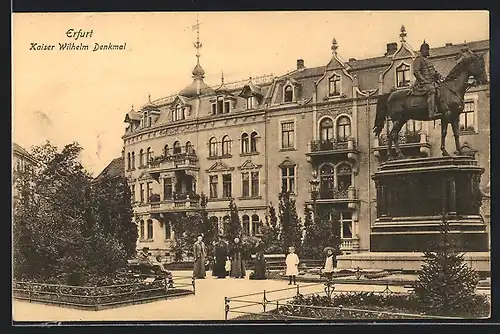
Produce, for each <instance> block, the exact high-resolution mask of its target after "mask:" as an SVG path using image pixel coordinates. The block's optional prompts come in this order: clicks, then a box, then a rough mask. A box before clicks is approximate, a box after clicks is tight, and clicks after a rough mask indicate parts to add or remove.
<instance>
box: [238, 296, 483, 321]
mask: <svg viewBox="0 0 500 334" xmlns="http://www.w3.org/2000/svg"><path fill="white" fill-rule="evenodd" d="M428 311H429V310H428V309H426V307H425V305H420V304H419V303H418V301H417V299H416V298H415V295H414V294H412V293H409V294H406V293H405V294H403V293H401V294H399V293H388V294H380V293H373V292H356V293H346V294H335V295H334V296H333V298H332V299H330V298H328V297H327V296H319V295H316V294H313V295H307V296H303V295H300V294H299V295H297V296H296V297H294V298H293V300H291V301H289V302H288V303H286V304H284V305H283V306H280V307H279V308H278V309H274V310H272V311H269V312H265V313H261V314H249V315H244V316H241V317H237V318H235V320H290V319H318V320H320V319H342V320H349V319H358V320H359V319H367V320H374V319H380V320H382V319H432V318H435V317H433V316H432V315H430V314H428V313H427V312H428ZM489 314H490V303H489V301H488V299H487V297H486V296H484V295H476V296H475V297H474V298H473V299H472V300H471V301H470V303H468V304H467V305H464V307H463V308H462V309H461V310H460V311H457V312H456V313H455V314H453V315H452V316H450V318H451V317H459V318H468V319H472V318H485V317H488V316H489Z"/></svg>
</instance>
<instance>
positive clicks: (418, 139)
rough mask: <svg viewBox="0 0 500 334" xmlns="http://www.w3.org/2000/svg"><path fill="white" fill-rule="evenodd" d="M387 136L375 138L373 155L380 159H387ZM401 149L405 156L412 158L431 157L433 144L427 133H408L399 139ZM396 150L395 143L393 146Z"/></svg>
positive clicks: (401, 135) (402, 134)
mask: <svg viewBox="0 0 500 334" xmlns="http://www.w3.org/2000/svg"><path fill="white" fill-rule="evenodd" d="M387 143H388V138H387V134H381V135H380V136H379V137H378V138H375V141H374V144H373V154H374V155H375V156H376V157H377V158H379V159H385V157H386V156H387ZM398 143H399V147H400V148H401V151H402V152H403V154H405V155H410V156H429V154H430V148H431V144H430V143H429V139H428V135H427V133H425V132H422V131H420V132H406V133H400V134H399V137H398ZM392 147H393V148H394V143H393V145H392Z"/></svg>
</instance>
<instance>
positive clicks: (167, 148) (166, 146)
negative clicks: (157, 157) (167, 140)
mask: <svg viewBox="0 0 500 334" xmlns="http://www.w3.org/2000/svg"><path fill="white" fill-rule="evenodd" d="M169 150H170V149H169V147H168V144H165V147H164V148H163V155H164V156H165V157H168V155H169V154H170V152H169Z"/></svg>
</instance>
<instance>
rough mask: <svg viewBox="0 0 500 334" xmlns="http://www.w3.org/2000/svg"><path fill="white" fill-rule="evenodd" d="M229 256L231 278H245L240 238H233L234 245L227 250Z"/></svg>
mask: <svg viewBox="0 0 500 334" xmlns="http://www.w3.org/2000/svg"><path fill="white" fill-rule="evenodd" d="M229 256H230V258H231V277H235V278H245V275H246V272H245V260H244V249H243V245H242V244H241V242H240V238H234V243H233V244H232V246H231V249H230V250H229Z"/></svg>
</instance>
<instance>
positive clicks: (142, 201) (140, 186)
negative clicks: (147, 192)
mask: <svg viewBox="0 0 500 334" xmlns="http://www.w3.org/2000/svg"><path fill="white" fill-rule="evenodd" d="M139 196H140V200H141V203H144V184H143V183H141V184H140V185H139Z"/></svg>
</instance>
